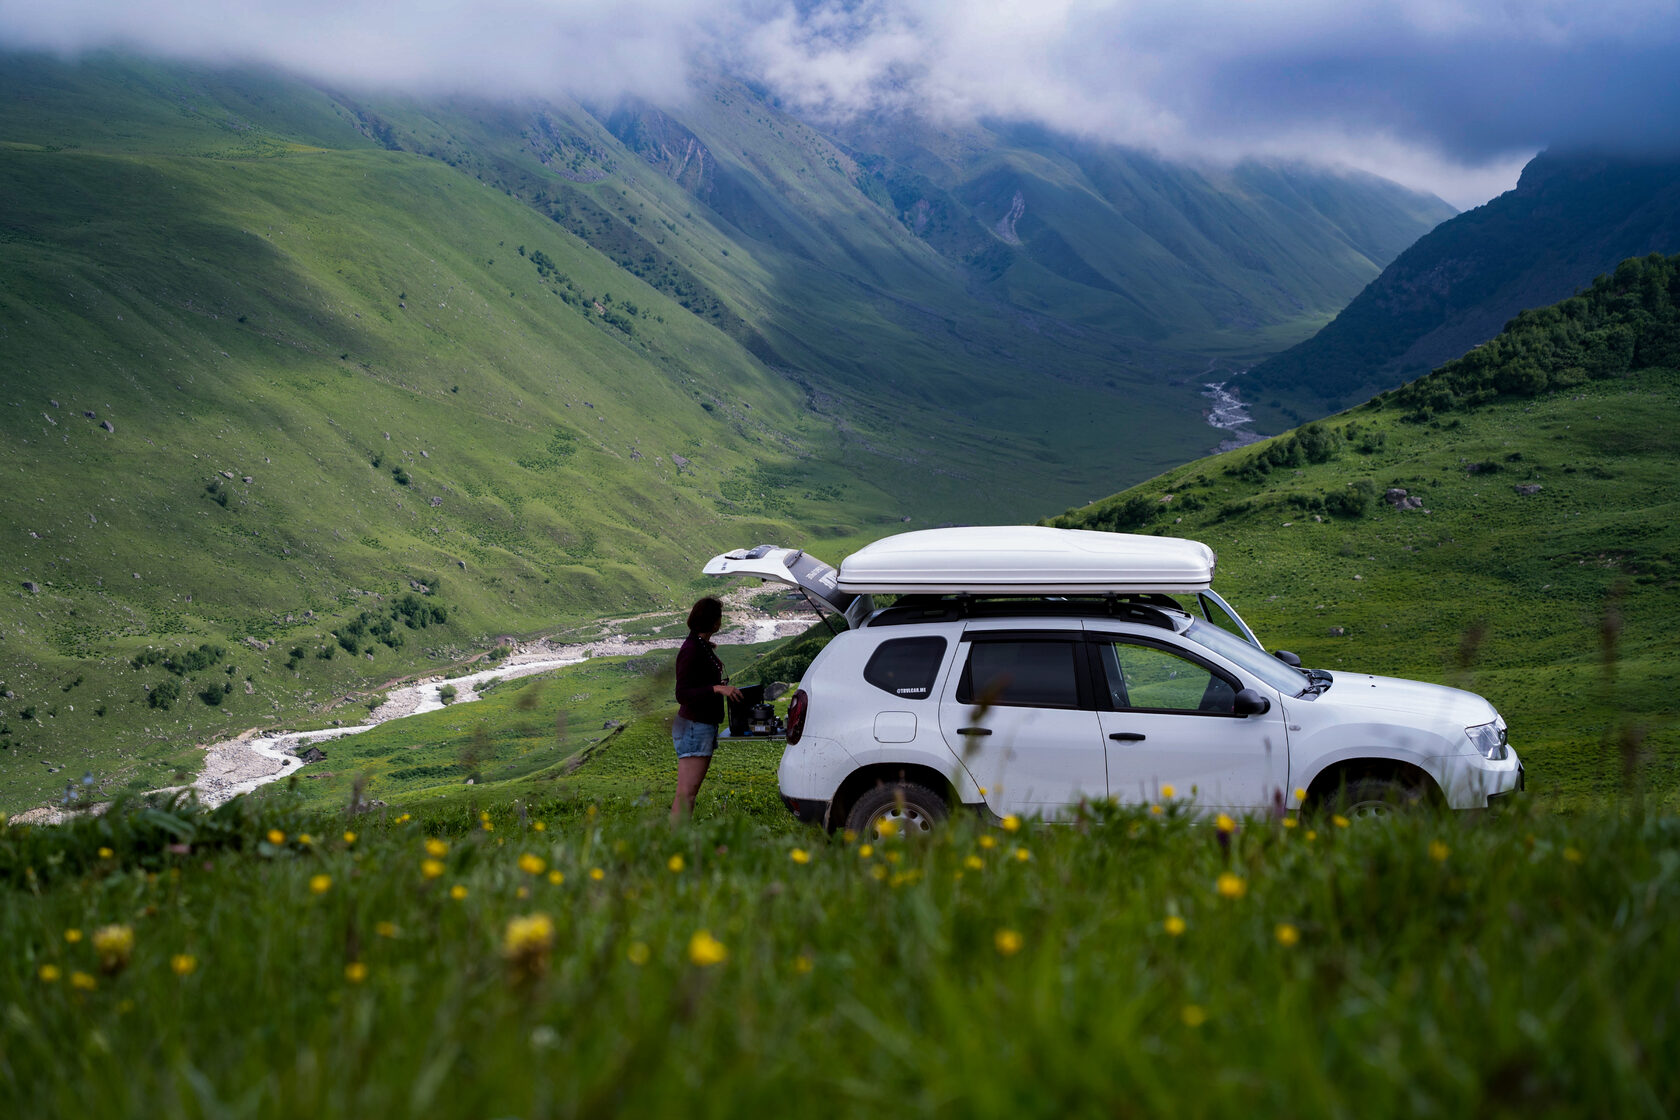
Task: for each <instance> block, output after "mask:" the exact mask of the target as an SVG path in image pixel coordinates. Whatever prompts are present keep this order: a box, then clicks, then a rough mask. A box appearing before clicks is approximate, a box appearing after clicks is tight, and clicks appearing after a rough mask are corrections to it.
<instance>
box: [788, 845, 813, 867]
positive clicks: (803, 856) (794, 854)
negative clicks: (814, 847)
mask: <svg viewBox="0 0 1680 1120" xmlns="http://www.w3.org/2000/svg"><path fill="white" fill-rule="evenodd" d="M788 858H789V859H791V860H792V861H793V862H795V863H810V862H811V853H810V852H807V851H806V850H805V849H804V848H795V849H794V850H793V851H791V852H789V853H788Z"/></svg>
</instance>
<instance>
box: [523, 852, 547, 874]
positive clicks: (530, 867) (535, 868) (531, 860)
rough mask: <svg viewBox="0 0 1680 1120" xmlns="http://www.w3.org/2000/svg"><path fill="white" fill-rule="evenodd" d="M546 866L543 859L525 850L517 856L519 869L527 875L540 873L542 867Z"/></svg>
mask: <svg viewBox="0 0 1680 1120" xmlns="http://www.w3.org/2000/svg"><path fill="white" fill-rule="evenodd" d="M547 866H548V864H547V863H545V862H544V861H543V858H542V857H541V856H539V855H535V854H533V853H531V852H526V853H525V854H523V855H521V856H520V857H519V870H521V871H523V872H525V874H527V875H541V874H542V873H543V869H544V868H546V867H547Z"/></svg>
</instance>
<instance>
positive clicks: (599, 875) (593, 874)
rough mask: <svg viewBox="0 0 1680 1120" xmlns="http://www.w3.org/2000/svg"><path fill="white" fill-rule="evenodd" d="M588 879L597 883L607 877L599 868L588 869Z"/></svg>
mask: <svg viewBox="0 0 1680 1120" xmlns="http://www.w3.org/2000/svg"><path fill="white" fill-rule="evenodd" d="M589 877H590V878H591V879H593V880H595V882H597V883H599V882H600V881H601V880H602V879H605V878H606V877H607V873H606V872H605V871H602V870H601V869H600V868H599V867H591V868H590V869H589Z"/></svg>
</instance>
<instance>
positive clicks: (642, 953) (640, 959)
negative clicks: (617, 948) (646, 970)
mask: <svg viewBox="0 0 1680 1120" xmlns="http://www.w3.org/2000/svg"><path fill="white" fill-rule="evenodd" d="M652 955H653V953H652V951H651V950H649V949H648V946H647V942H646V941H632V942H630V948H628V949H626V950H624V956H625V959H627V960H628V961H629V962H630V963H631V964H633V965H635V966H636V967H637V968H640V967H642V966H643V965H644V964H646V963H647V962H648V958H649V957H651V956H652Z"/></svg>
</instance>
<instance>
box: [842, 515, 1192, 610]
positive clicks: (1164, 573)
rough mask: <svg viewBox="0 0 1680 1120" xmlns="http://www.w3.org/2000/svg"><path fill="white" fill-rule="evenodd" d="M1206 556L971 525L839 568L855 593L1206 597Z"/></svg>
mask: <svg viewBox="0 0 1680 1120" xmlns="http://www.w3.org/2000/svg"><path fill="white" fill-rule="evenodd" d="M1216 562H1217V557H1215V555H1214V552H1213V549H1211V548H1209V547H1208V546H1207V545H1205V544H1203V543H1201V542H1200V541H1191V540H1184V539H1183V538H1180V537H1151V536H1140V535H1137V534H1132V533H1099V532H1092V531H1090V530H1085V529H1052V528H1049V527H1047V526H1042V525H991V526H985V525H975V526H965V527H962V528H954V529H921V530H917V531H915V532H910V533H900V534H898V535H897V536H892V537H887V538H885V539H883V540H878V541H876V542H875V543H874V544H871V545H866V546H865V547H863V548H861V549H859V550H858V551H857V552H854V553H852V555H850V556H848V557H847V558H846V559H845V560H844V561H843V562H842V563H841V565H840V572H839V578H838V580H837V584H838V589H839V590H841V591H846V592H852V593H855V594H860V595H861V594H873V593H887V592H892V593H898V594H904V593H914V592H928V593H937V594H975V595H980V594H994V595H995V594H1011V593H1022V594H1044V595H1058V594H1062V595H1065V594H1079V593H1086V594H1090V593H1099V592H1167V593H1172V592H1181V591H1206V590H1208V589H1209V587H1210V586H1211V584H1212V582H1213V569H1214V565H1215V563H1216Z"/></svg>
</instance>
